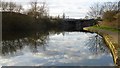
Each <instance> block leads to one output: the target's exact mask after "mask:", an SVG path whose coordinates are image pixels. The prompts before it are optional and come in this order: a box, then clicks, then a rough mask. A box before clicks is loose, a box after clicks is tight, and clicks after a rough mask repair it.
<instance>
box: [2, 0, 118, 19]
mask: <svg viewBox="0 0 120 68" xmlns="http://www.w3.org/2000/svg"><path fill="white" fill-rule="evenodd" d="M4 1H10V0H4ZM11 1H14V2H18V3H21V4H23V5H24V7H25V8H28V6H27V5H26V4H28V3H29V2H30V1H35V0H11ZM37 1H38V2H46V3H47V6H48V8H49V13H50V15H51V16H57V15H62V14H63V13H65V14H66V15H68V16H69V17H75V18H84V17H85V16H86V13H87V11H88V9H89V7H90V6H91V5H92V4H94V3H97V2H118V1H119V0H37Z"/></svg>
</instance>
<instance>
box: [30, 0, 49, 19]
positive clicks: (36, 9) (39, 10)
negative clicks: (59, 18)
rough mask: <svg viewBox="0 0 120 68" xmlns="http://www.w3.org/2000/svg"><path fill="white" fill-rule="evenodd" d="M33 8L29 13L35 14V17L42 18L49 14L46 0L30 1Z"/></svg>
mask: <svg viewBox="0 0 120 68" xmlns="http://www.w3.org/2000/svg"><path fill="white" fill-rule="evenodd" d="M30 5H31V9H29V11H28V15H31V16H33V17H34V18H40V17H43V16H46V15H47V12H48V11H47V7H46V3H45V2H42V3H41V2H40V3H39V2H37V0H36V1H34V2H30Z"/></svg>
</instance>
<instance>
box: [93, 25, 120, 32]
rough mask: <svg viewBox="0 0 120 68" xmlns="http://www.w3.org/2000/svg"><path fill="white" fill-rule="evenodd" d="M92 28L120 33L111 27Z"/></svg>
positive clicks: (119, 30)
mask: <svg viewBox="0 0 120 68" xmlns="http://www.w3.org/2000/svg"><path fill="white" fill-rule="evenodd" d="M92 28H95V29H104V30H109V31H113V32H120V29H116V28H112V27H109V26H92Z"/></svg>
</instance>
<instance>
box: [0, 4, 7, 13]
mask: <svg viewBox="0 0 120 68" xmlns="http://www.w3.org/2000/svg"><path fill="white" fill-rule="evenodd" d="M7 7H8V2H0V8H1V10H2V11H6V10H7Z"/></svg>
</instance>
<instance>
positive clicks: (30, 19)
mask: <svg viewBox="0 0 120 68" xmlns="http://www.w3.org/2000/svg"><path fill="white" fill-rule="evenodd" d="M29 5H30V8H29V9H27V10H26V11H25V10H24V8H23V6H22V5H18V4H16V3H15V2H4V1H1V2H0V10H1V11H2V26H3V30H4V31H6V30H10V31H11V30H15V31H19V30H20V31H23V30H28V29H29V30H32V29H34V30H40V29H50V28H53V27H58V24H60V22H61V20H62V19H58V18H57V19H54V20H51V18H50V17H49V13H48V7H47V5H46V3H45V2H37V0H36V1H34V2H30V3H29Z"/></svg>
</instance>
